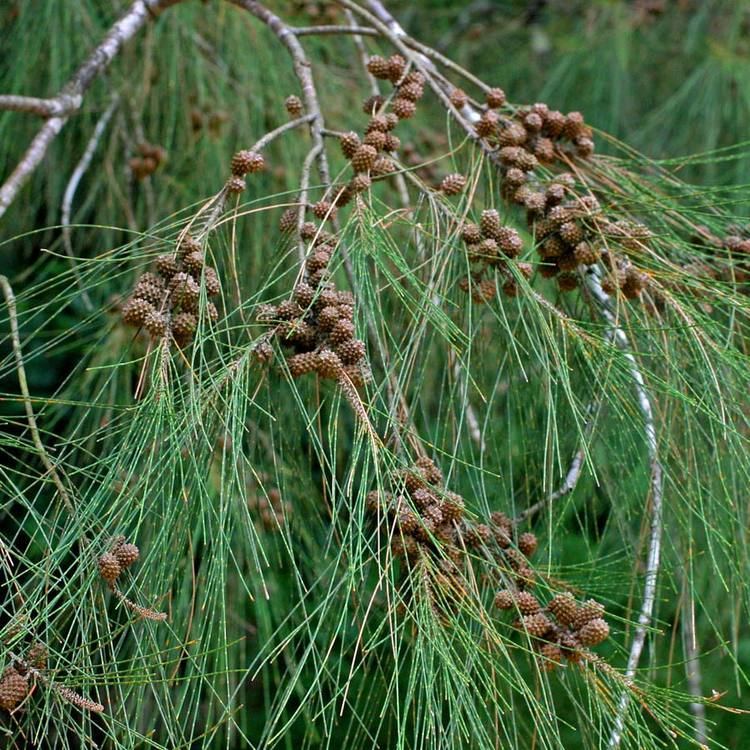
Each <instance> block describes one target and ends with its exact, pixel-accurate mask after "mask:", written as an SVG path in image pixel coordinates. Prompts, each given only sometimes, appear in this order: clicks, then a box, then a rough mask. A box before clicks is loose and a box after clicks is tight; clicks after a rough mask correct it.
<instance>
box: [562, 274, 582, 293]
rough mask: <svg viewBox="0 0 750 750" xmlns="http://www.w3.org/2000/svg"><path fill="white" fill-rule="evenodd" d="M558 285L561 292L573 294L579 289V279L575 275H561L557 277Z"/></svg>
mask: <svg viewBox="0 0 750 750" xmlns="http://www.w3.org/2000/svg"><path fill="white" fill-rule="evenodd" d="M557 285H558V287H559V288H560V291H561V292H572V291H573V290H574V289H576V288H577V287H578V277H577V276H576V275H575V274H574V273H561V274H560V275H559V276H558V277H557Z"/></svg>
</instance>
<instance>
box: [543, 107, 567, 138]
mask: <svg viewBox="0 0 750 750" xmlns="http://www.w3.org/2000/svg"><path fill="white" fill-rule="evenodd" d="M564 127H565V115H564V114H563V113H562V112H558V111H557V110H551V111H550V112H548V113H547V116H546V117H545V118H544V125H543V126H542V133H544V135H546V136H549V137H550V138H559V136H560V135H561V133H562V132H563V128H564Z"/></svg>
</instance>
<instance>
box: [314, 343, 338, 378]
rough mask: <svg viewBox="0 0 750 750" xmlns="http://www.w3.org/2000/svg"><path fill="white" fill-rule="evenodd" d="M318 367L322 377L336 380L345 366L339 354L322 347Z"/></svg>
mask: <svg viewBox="0 0 750 750" xmlns="http://www.w3.org/2000/svg"><path fill="white" fill-rule="evenodd" d="M316 369H317V372H318V375H320V377H321V378H329V379H331V380H336V379H337V378H338V377H339V376H340V375H341V373H342V372H343V369H344V368H343V366H342V364H341V360H340V359H339V356H338V354H336V353H335V352H333V351H331V350H330V349H322V350H321V351H320V352H319V353H318V365H317V368H316Z"/></svg>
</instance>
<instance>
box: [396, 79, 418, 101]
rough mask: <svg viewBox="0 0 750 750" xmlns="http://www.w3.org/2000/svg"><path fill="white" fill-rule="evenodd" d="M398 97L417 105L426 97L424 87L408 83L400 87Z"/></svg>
mask: <svg viewBox="0 0 750 750" xmlns="http://www.w3.org/2000/svg"><path fill="white" fill-rule="evenodd" d="M398 95H399V98H400V99H408V100H409V101H410V102H414V103H415V104H416V103H417V102H418V101H419V100H420V99H421V98H422V97H423V96H424V86H420V85H419V84H418V83H407V84H406V85H404V86H401V87H399V90H398Z"/></svg>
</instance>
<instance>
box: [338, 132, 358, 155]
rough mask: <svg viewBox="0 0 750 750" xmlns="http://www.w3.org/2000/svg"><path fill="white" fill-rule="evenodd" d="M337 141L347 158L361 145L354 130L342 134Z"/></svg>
mask: <svg viewBox="0 0 750 750" xmlns="http://www.w3.org/2000/svg"><path fill="white" fill-rule="evenodd" d="M339 143H340V144H341V152H342V153H343V154H344V156H345V157H346V158H347V159H351V158H352V156H354V154H355V152H356V151H357V149H358V148H359V147H360V146H361V145H362V143H361V141H360V140H359V136H358V135H357V134H356V133H355V132H354V131H350V132H349V133H345V134H344V135H342V136H341V140H340V141H339Z"/></svg>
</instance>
